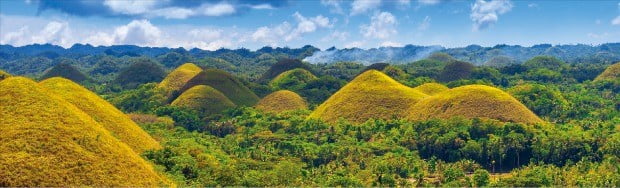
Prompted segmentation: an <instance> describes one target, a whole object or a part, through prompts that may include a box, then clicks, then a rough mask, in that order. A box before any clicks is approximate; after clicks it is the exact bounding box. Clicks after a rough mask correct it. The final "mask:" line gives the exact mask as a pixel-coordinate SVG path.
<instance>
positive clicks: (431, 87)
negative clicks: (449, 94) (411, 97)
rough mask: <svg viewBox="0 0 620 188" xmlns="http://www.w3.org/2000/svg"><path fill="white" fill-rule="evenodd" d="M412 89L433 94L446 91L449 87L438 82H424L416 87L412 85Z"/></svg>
mask: <svg viewBox="0 0 620 188" xmlns="http://www.w3.org/2000/svg"><path fill="white" fill-rule="evenodd" d="M413 89H415V90H418V91H420V92H422V93H424V94H427V95H435V94H437V93H441V92H443V91H446V90H448V89H450V88H448V87H446V86H444V85H442V84H438V83H425V84H422V85H419V86H417V87H414V88H413Z"/></svg>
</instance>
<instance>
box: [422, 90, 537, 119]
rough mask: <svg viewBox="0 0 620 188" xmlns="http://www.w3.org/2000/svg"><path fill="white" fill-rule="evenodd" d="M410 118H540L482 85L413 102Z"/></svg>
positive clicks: (504, 94) (510, 99)
mask: <svg viewBox="0 0 620 188" xmlns="http://www.w3.org/2000/svg"><path fill="white" fill-rule="evenodd" d="M413 109H414V110H413V111H412V113H410V118H411V119H414V120H426V119H433V118H450V117H454V116H462V117H465V118H489V119H496V120H500V121H505V122H519V123H542V122H543V121H542V120H541V119H540V118H539V117H538V116H536V114H534V113H533V112H532V111H530V110H529V109H528V108H527V107H525V105H523V104H521V103H520V102H519V101H518V100H517V99H515V98H514V97H512V96H510V94H508V93H506V92H504V91H502V90H500V89H497V88H494V87H490V86H485V85H467V86H461V87H457V88H453V89H450V90H447V91H444V92H441V93H438V94H436V95H433V96H430V97H428V98H425V99H423V100H422V101H420V102H418V103H417V104H415V106H414V107H413Z"/></svg>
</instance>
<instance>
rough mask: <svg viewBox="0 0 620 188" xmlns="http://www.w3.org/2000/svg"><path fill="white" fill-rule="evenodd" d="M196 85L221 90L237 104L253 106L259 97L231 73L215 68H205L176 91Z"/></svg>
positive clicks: (180, 91)
mask: <svg viewBox="0 0 620 188" xmlns="http://www.w3.org/2000/svg"><path fill="white" fill-rule="evenodd" d="M197 85H207V86H211V87H213V88H215V89H217V90H218V91H220V92H222V93H223V94H224V95H225V96H226V97H228V99H230V100H231V101H232V102H233V103H235V104H236V105H239V106H254V104H256V102H258V100H259V98H258V96H256V94H254V92H252V91H251V90H250V89H249V88H248V87H246V86H245V85H244V84H243V83H241V81H239V80H238V79H237V78H235V77H234V76H233V75H231V74H229V73H227V72H224V71H222V70H217V69H207V70H204V71H202V72H200V73H198V74H197V75H196V76H194V78H192V79H190V80H189V81H187V84H185V85H184V86H183V87H182V88H181V89H180V90H179V92H178V93H183V92H185V91H186V90H189V89H190V88H192V87H194V86H197Z"/></svg>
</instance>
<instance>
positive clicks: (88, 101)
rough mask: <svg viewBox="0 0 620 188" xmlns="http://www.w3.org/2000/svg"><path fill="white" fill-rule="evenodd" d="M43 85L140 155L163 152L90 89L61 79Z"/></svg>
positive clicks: (46, 81) (140, 129)
mask: <svg viewBox="0 0 620 188" xmlns="http://www.w3.org/2000/svg"><path fill="white" fill-rule="evenodd" d="M40 84H41V85H42V86H43V87H45V88H47V89H48V91H51V92H53V93H54V94H55V95H57V96H59V97H61V98H63V99H64V100H66V101H67V102H69V103H71V104H73V105H75V107H77V108H79V109H80V110H82V111H83V112H85V113H86V114H88V115H90V116H91V117H93V119H95V121H97V123H99V124H101V125H102V126H103V127H104V128H106V129H107V130H109V131H110V132H111V133H112V135H114V136H115V137H116V138H118V139H119V140H121V141H123V142H125V143H126V144H127V145H129V147H131V148H132V149H133V150H134V151H136V152H137V153H142V152H144V151H145V150H150V149H159V148H161V146H160V145H159V143H158V142H157V141H155V140H154V139H153V138H151V136H150V135H149V134H147V133H146V132H144V130H142V128H140V127H139V126H138V125H137V124H136V123H134V122H133V121H132V120H131V119H130V118H129V117H128V116H127V115H125V114H124V113H123V112H121V111H120V110H118V109H116V107H114V106H113V105H112V104H110V103H108V102H107V101H106V100H104V99H102V98H101V97H99V96H98V95H97V94H95V93H93V92H91V91H89V90H88V89H86V88H84V87H82V86H80V85H78V84H76V83H74V82H72V81H70V80H67V79H64V78H60V77H55V78H50V79H46V80H44V81H42V82H41V83H40Z"/></svg>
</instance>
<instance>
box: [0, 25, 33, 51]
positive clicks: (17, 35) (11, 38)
mask: <svg viewBox="0 0 620 188" xmlns="http://www.w3.org/2000/svg"><path fill="white" fill-rule="evenodd" d="M29 34H30V29H29V27H28V26H22V27H21V28H19V30H17V31H13V32H8V33H6V34H5V35H4V37H2V40H0V43H2V44H14V45H18V46H21V45H26V44H29V43H31V41H29V40H27V39H26V36H28V35H29Z"/></svg>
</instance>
